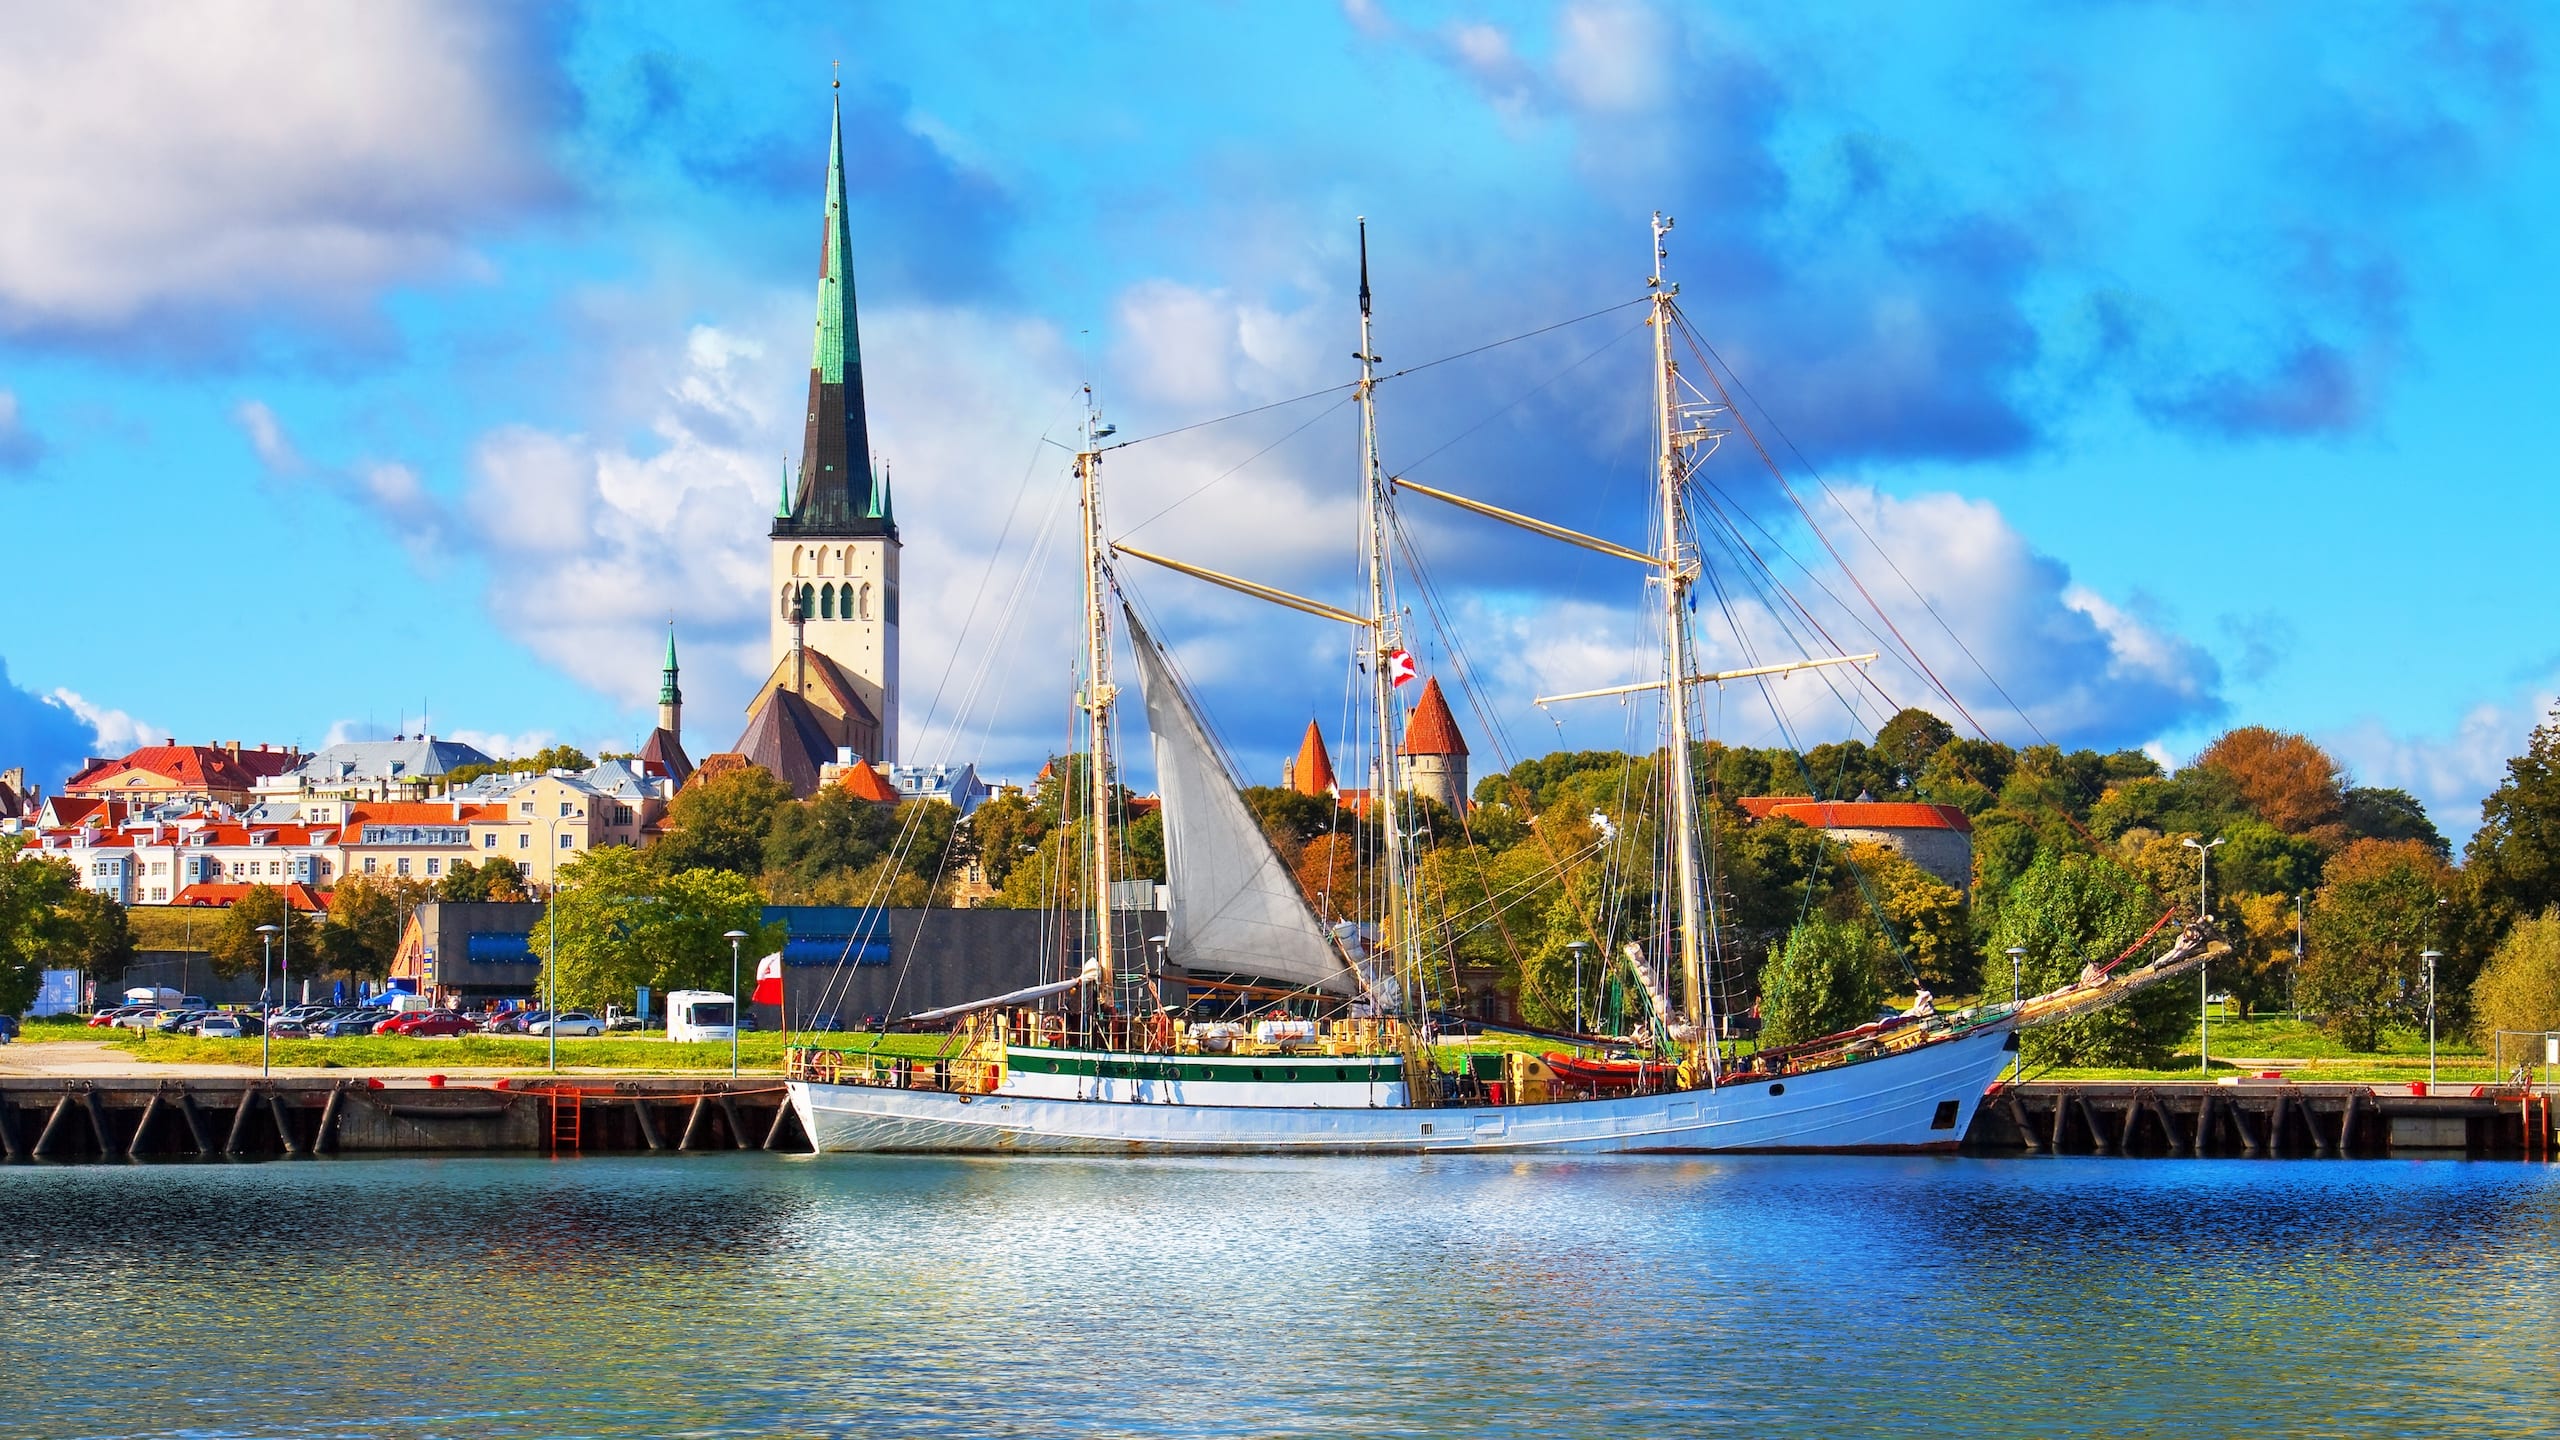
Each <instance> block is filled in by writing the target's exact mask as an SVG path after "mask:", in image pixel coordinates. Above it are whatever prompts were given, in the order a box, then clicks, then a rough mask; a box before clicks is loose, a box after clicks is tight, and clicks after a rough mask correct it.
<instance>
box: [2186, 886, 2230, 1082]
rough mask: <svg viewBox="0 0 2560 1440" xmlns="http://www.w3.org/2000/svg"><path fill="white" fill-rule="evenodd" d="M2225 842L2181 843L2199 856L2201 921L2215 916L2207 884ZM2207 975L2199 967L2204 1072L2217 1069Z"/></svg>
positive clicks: (2199, 1065) (2199, 1060)
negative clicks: (2216, 849)
mask: <svg viewBox="0 0 2560 1440" xmlns="http://www.w3.org/2000/svg"><path fill="white" fill-rule="evenodd" d="M2223 838H2224V837H2222V836H2220V835H2216V836H2215V837H2213V840H2212V841H2211V842H2210V843H2206V844H2200V843H2198V842H2197V840H2196V837H2194V836H2193V835H2189V836H2186V837H2184V838H2182V839H2181V840H2179V841H2178V843H2179V844H2181V845H2183V846H2185V847H2187V848H2188V849H2190V850H2193V851H2194V852H2196V918H2197V919H2199V920H2203V919H2207V918H2209V917H2210V916H2211V915H2212V914H2213V905H2212V900H2211V895H2212V892H2211V890H2210V889H2209V888H2208V887H2207V885H2206V883H2205V882H2206V871H2207V867H2208V866H2209V864H2210V863H2211V861H2212V859H2213V851H2214V847H2215V846H2218V845H2220V844H2221V843H2222V841H2223ZM2206 971H2207V967H2206V966H2204V965H2202V964H2199V965H2197V966H2196V1069H2198V1070H2200V1071H2210V1070H2211V1069H2212V1068H2213V1012H2212V1008H2211V1007H2212V1005H2213V979H2212V977H2211V976H2210V975H2209V974H2207V973H2206Z"/></svg>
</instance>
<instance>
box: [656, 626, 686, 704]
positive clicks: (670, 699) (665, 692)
mask: <svg viewBox="0 0 2560 1440" xmlns="http://www.w3.org/2000/svg"><path fill="white" fill-rule="evenodd" d="M658 703H659V704H660V705H681V704H683V703H684V692H683V691H681V690H678V689H677V688H676V624H675V622H674V621H672V620H670V621H668V622H667V663H666V668H665V669H663V670H661V671H660V672H659V675H658Z"/></svg>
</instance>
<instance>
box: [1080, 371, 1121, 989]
mask: <svg viewBox="0 0 2560 1440" xmlns="http://www.w3.org/2000/svg"><path fill="white" fill-rule="evenodd" d="M1099 419H1100V417H1099V416H1098V415H1097V414H1096V413H1095V411H1094V408H1093V390H1092V387H1090V386H1087V387H1086V389H1085V414H1084V448H1082V449H1080V450H1078V451H1077V452H1076V482H1077V485H1078V487H1079V488H1080V490H1081V491H1082V504H1083V509H1084V629H1085V657H1084V676H1085V678H1084V695H1083V697H1082V698H1083V709H1084V712H1085V720H1086V727H1085V728H1086V736H1085V821H1086V823H1085V830H1086V832H1087V837H1088V839H1089V840H1090V842H1091V854H1090V856H1089V859H1088V864H1089V866H1090V867H1091V868H1090V869H1089V871H1088V872H1087V873H1088V874H1090V875H1091V876H1092V880H1091V882H1090V884H1091V891H1090V893H1089V894H1088V895H1087V897H1086V899H1087V902H1088V904H1090V906H1091V907H1092V910H1093V931H1094V941H1093V955H1092V978H1093V983H1094V991H1095V993H1096V994H1097V995H1098V996H1100V997H1101V999H1102V1001H1103V1003H1105V1004H1108V1003H1110V1001H1111V999H1112V996H1113V993H1114V991H1113V985H1112V980H1113V972H1114V969H1115V964H1114V960H1115V957H1114V956H1113V954H1112V944H1113V939H1114V937H1113V935H1112V930H1111V701H1112V698H1113V694H1114V691H1113V687H1112V684H1111V627H1110V623H1109V622H1108V620H1106V619H1105V618H1104V608H1103V607H1104V604H1105V602H1106V601H1107V600H1108V598H1109V591H1110V576H1109V573H1108V572H1107V570H1106V569H1105V568H1104V567H1105V565H1106V563H1107V561H1108V559H1109V557H1110V553H1111V551H1110V546H1109V542H1108V541H1106V540H1105V539H1104V538H1103V533H1102V447H1101V441H1102V437H1103V435H1105V434H1107V433H1109V432H1108V431H1107V430H1105V429H1102V428H1099V427H1098V425H1097V422H1098V420H1099Z"/></svg>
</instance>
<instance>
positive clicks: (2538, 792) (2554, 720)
mask: <svg viewBox="0 0 2560 1440" xmlns="http://www.w3.org/2000/svg"><path fill="white" fill-rule="evenodd" d="M2463 869H2464V870H2465V871H2467V872H2468V873H2469V874H2470V876H2471V881H2472V884H2473V885H2474V886H2476V887H2477V889H2478V893H2479V896H2480V901H2481V903H2482V904H2483V905H2485V906H2487V907H2488V908H2489V910H2490V912H2491V917H2492V924H2493V925H2497V926H2504V925H2511V924H2513V923H2515V922H2516V921H2518V920H2521V919H2523V918H2524V917H2525V916H2527V915H2539V914H2541V913H2543V912H2544V911H2546V910H2548V909H2550V908H2551V907H2552V906H2553V905H2560V708H2555V709H2554V710H2553V711H2552V712H2551V715H2550V716H2549V717H2548V718H2547V719H2545V720H2544V721H2543V723H2541V724H2540V725H2537V726H2535V727H2534V728H2533V735H2532V737H2531V738H2530V739H2528V740H2527V741H2526V742H2525V751H2524V753H2523V754H2522V755H2518V756H2515V757H2513V758H2512V759H2510V760H2508V761H2507V778H2506V779H2505V780H2503V781H2500V782H2499V784H2498V788H2497V789H2496V790H2493V791H2491V792H2490V794H2489V798H2488V799H2486V800H2483V801H2482V802H2480V828H2479V829H2478V830H2476V831H2474V832H2472V836H2471V844H2470V846H2469V848H2468V849H2466V850H2464V852H2463Z"/></svg>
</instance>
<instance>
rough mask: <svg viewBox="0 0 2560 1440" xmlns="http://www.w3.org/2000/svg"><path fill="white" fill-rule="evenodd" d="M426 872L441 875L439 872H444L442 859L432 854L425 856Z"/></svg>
mask: <svg viewBox="0 0 2560 1440" xmlns="http://www.w3.org/2000/svg"><path fill="white" fill-rule="evenodd" d="M427 873H428V874H430V875H441V874H443V873H444V861H443V860H442V859H440V858H438V857H436V856H433V855H430V856H428V857H427Z"/></svg>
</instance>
